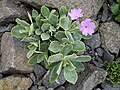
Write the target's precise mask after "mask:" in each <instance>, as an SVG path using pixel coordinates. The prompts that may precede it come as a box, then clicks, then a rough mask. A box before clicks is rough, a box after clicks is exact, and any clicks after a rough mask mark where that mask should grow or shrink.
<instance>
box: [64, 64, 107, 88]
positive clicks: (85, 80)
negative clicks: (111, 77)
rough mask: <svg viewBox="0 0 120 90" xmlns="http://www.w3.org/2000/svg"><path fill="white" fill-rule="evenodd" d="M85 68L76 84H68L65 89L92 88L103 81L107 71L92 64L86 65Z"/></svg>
mask: <svg viewBox="0 0 120 90" xmlns="http://www.w3.org/2000/svg"><path fill="white" fill-rule="evenodd" d="M85 68H86V69H85V70H84V71H83V72H81V73H80V74H79V77H78V80H77V82H76V84H75V85H72V84H67V85H66V89H65V90H92V89H93V88H94V87H95V86H97V85H98V84H100V83H101V82H103V81H104V80H105V78H106V76H107V72H106V71H105V70H103V69H100V68H97V67H95V66H93V65H91V64H87V65H85Z"/></svg>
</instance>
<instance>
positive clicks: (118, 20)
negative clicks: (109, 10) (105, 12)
mask: <svg viewBox="0 0 120 90" xmlns="http://www.w3.org/2000/svg"><path fill="white" fill-rule="evenodd" d="M115 21H117V22H120V14H119V15H118V16H116V17H115Z"/></svg>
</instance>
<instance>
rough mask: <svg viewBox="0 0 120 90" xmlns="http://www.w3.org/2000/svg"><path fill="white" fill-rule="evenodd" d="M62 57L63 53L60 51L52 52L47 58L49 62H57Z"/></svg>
mask: <svg viewBox="0 0 120 90" xmlns="http://www.w3.org/2000/svg"><path fill="white" fill-rule="evenodd" d="M62 59H63V55H62V54H61V53H58V54H54V55H52V56H50V57H49V58H48V61H49V62H59V61H61V60H62Z"/></svg>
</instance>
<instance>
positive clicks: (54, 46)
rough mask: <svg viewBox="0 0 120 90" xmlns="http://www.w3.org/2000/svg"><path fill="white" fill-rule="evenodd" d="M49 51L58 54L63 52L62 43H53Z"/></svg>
mask: <svg viewBox="0 0 120 90" xmlns="http://www.w3.org/2000/svg"><path fill="white" fill-rule="evenodd" d="M48 49H49V50H50V51H52V52H54V53H57V52H59V51H60V50H61V43H60V42H58V41H52V42H51V43H50V46H49V48H48Z"/></svg>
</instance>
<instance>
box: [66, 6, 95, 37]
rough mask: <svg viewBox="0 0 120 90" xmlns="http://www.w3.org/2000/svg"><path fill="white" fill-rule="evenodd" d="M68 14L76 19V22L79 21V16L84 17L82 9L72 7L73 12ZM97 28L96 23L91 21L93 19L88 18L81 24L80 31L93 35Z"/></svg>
mask: <svg viewBox="0 0 120 90" xmlns="http://www.w3.org/2000/svg"><path fill="white" fill-rule="evenodd" d="M68 15H69V16H70V17H71V19H72V20H76V22H79V18H80V17H83V11H82V9H80V8H78V9H75V8H74V9H72V10H71V12H69V13H68ZM94 29H95V23H93V22H92V21H91V19H89V18H87V19H85V21H82V22H81V25H80V31H81V32H82V34H83V35H85V36H87V35H92V34H93V33H94Z"/></svg>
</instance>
